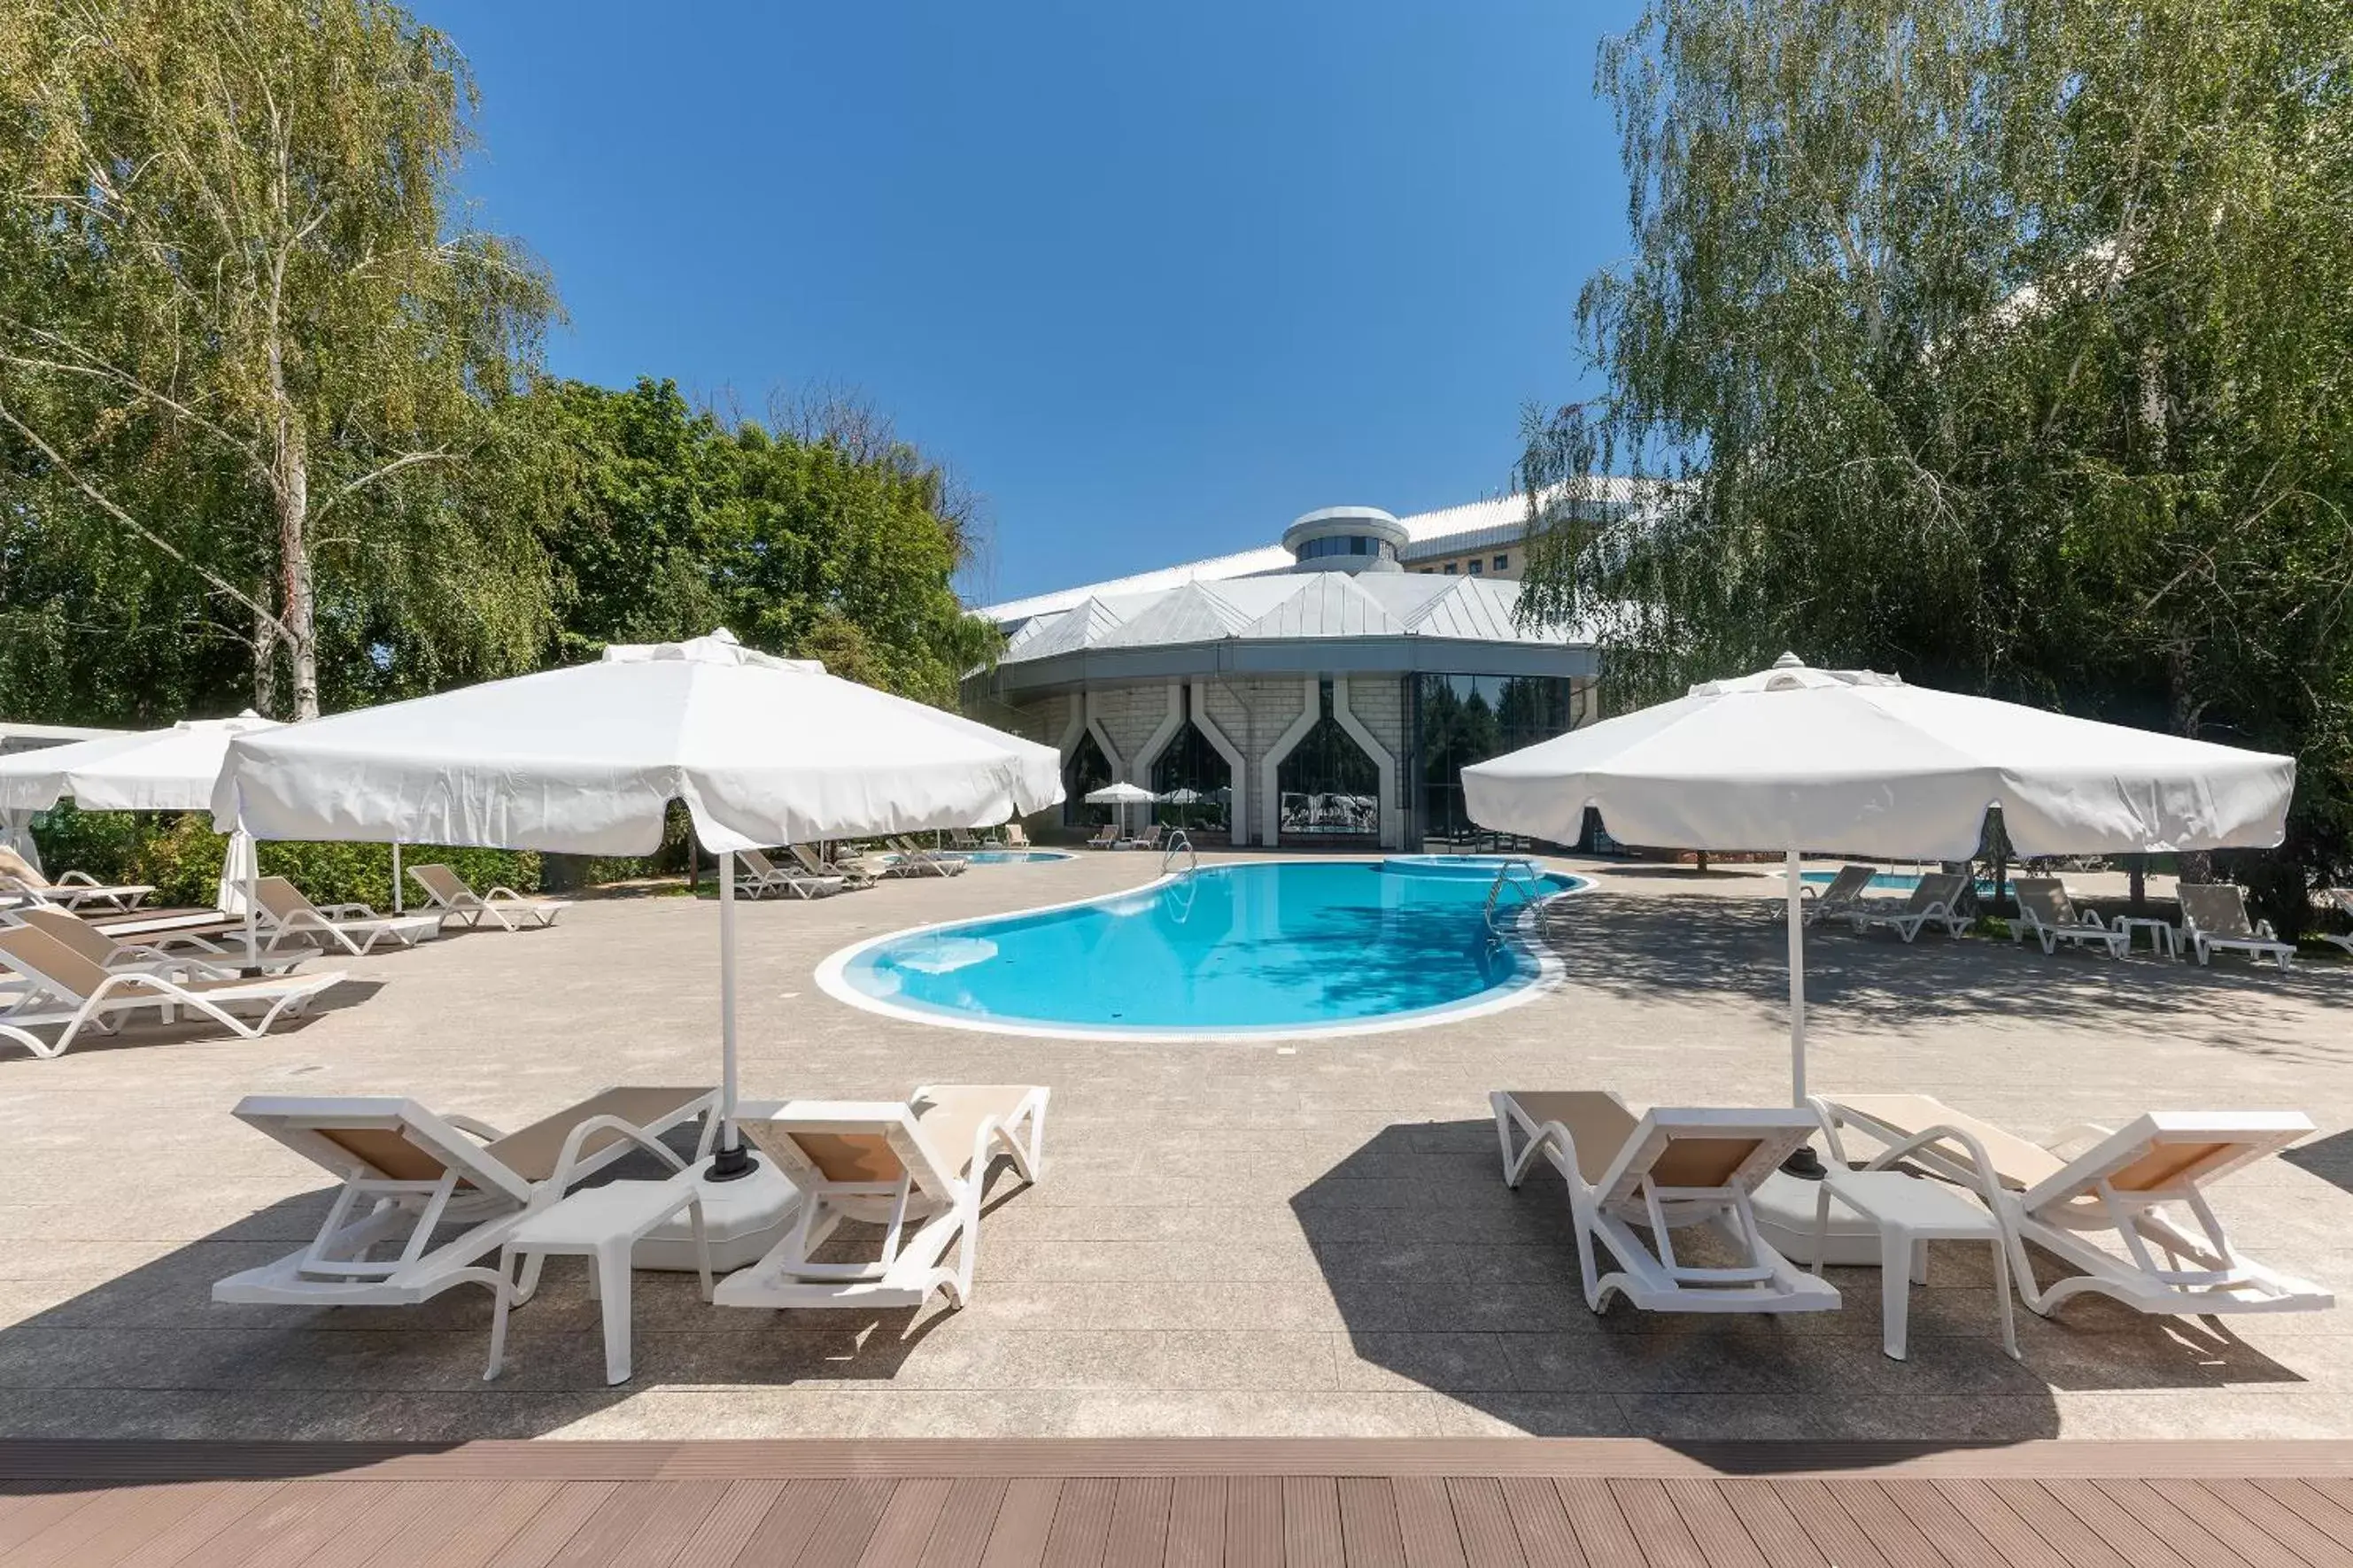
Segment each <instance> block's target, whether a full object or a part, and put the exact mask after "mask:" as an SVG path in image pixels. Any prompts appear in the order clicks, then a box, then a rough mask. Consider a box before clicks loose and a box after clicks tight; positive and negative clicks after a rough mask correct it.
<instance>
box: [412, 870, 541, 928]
mask: <svg viewBox="0 0 2353 1568" xmlns="http://www.w3.org/2000/svg"><path fill="white" fill-rule="evenodd" d="M408 875H409V878H410V879H411V880H413V881H414V882H416V884H417V886H418V887H420V888H422V889H425V896H426V897H427V898H428V899H430V900H432V903H431V904H430V905H428V906H427V908H428V910H431V911H432V912H434V913H438V915H440V917H441V923H442V924H443V925H445V926H446V925H448V923H449V922H450V921H464V922H465V923H466V925H467V926H468V927H469V928H470V929H472V930H477V931H479V930H480V929H481V924H482V922H483V921H490V922H491V924H493V925H495V926H497V927H498V928H499V929H500V930H501V931H521V930H522V929H523V928H524V927H525V926H533V927H545V926H552V925H554V923H555V917H556V916H558V915H560V914H562V913H563V912H564V911H565V910H568V909H570V908H571V907H572V905H571V903H570V902H569V901H568V900H564V899H538V898H532V897H529V896H527V895H525V894H522V893H518V892H516V891H515V890H514V889H512V888H503V887H501V888H492V889H491V890H490V891H489V892H487V893H477V892H476V891H474V889H472V888H471V887H470V886H469V885H468V884H467V881H466V879H465V878H463V877H460V876H459V875H458V873H457V870H456V868H453V867H448V866H437V865H427V866H411V867H410V868H408Z"/></svg>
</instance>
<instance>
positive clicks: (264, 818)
mask: <svg viewBox="0 0 2353 1568" xmlns="http://www.w3.org/2000/svg"><path fill="white" fill-rule="evenodd" d="M1060 775H1061V767H1060V757H1059V756H1058V755H1057V753H1056V752H1054V751H1053V749H1052V748H1050V747H1047V746H1039V745H1036V744H1033V743H1032V742H1028V741H1024V740H1021V739H1019V738H1018V737H1017V736H1013V735H1008V734H1005V733H1002V732H1001V731H996V730H992V729H990V728H988V727H987V725H985V724H978V723H975V722H974V721H971V720H969V719H965V718H962V717H960V716H958V715H956V714H954V713H945V712H942V711H941V710H937V709H934V708H929V707H926V706H924V705H923V704H922V703H920V702H913V701H909V700H906V699H905V698H901V697H893V696H892V695H891V694H890V693H888V692H883V691H877V690H875V689H872V688H871V687H866V686H860V685H857V684H855V683H853V682H851V681H847V680H842V679H837V678H835V677H833V676H830V675H828V674H826V673H825V668H824V667H823V666H822V665H820V664H817V663H815V662H810V661H801V660H794V659H784V658H773V657H771V656H770V655H767V654H764V653H757V652H754V651H753V650H752V649H750V648H746V647H741V646H739V645H738V644H737V643H736V641H735V639H734V638H733V637H731V636H730V635H729V634H728V633H726V632H725V631H717V632H713V633H712V635H711V636H709V637H696V638H693V639H691V641H687V642H683V643H660V644H653V645H647V646H638V647H620V646H616V647H608V648H607V649H606V650H605V656H604V658H602V659H601V660H599V661H598V662H596V663H594V664H583V665H575V666H572V667H571V668H565V669H552V670H543V671H541V672H540V673H538V674H535V675H523V676H517V677H514V678H513V679H507V680H493V681H488V682H485V683H483V684H481V685H479V686H469V687H464V688H461V689H458V690H455V691H446V692H442V693H440V694H439V695H438V696H433V697H420V698H417V699H415V700H410V701H406V702H394V703H387V704H385V706H383V707H380V708H369V709H364V710H360V711H358V712H354V713H344V714H339V715H336V716H334V717H332V718H327V719H319V720H314V721H311V722H309V723H306V724H300V725H292V726H289V727H287V728H285V729H282V730H275V731H268V732H265V733H260V734H253V735H246V736H242V737H240V738H238V739H237V742H235V743H234V744H233V745H232V746H231V747H230V749H229V759H228V765H227V768H225V769H224V770H223V772H222V774H221V780H220V787H219V791H218V793H217V794H216V795H215V797H214V800H213V814H214V817H215V819H216V821H217V822H218V823H219V824H220V825H221V826H223V827H225V828H226V827H233V826H242V827H244V828H245V829H247V830H248V831H249V832H251V833H252V834H253V835H254V836H255V837H261V838H296V839H360V840H381V839H385V838H400V839H405V840H406V841H408V842H410V843H421V844H458V845H472V846H478V847H488V848H501V849H538V850H543V851H549V852H554V853H559V854H576V855H645V854H649V853H651V852H652V851H653V850H654V849H655V848H656V847H659V844H660V843H661V834H662V822H663V817H664V815H665V813H666V811H667V809H668V807H669V805H670V802H671V801H672V800H683V801H684V802H685V803H686V807H687V812H688V815H689V816H691V818H692V819H693V825H694V835H695V837H696V838H697V840H699V841H700V842H701V844H702V847H704V848H705V849H708V850H710V851H712V853H714V854H716V855H717V856H718V857H719V963H720V997H721V1001H720V1039H721V1057H722V1061H723V1083H724V1104H725V1110H726V1113H727V1117H728V1125H727V1131H726V1137H725V1140H724V1147H723V1153H722V1156H721V1160H722V1166H721V1170H720V1171H718V1172H714V1173H715V1174H716V1173H740V1172H741V1171H742V1170H744V1169H746V1168H748V1166H747V1163H746V1162H745V1160H744V1156H743V1154H742V1152H741V1150H740V1148H739V1146H738V1145H737V1142H736V1139H735V1130H734V1122H733V1117H734V1110H735V1100H736V1042H735V867H734V859H735V852H736V851H737V850H739V849H752V848H757V847H762V846H764V845H772V844H796V843H804V842H808V841H811V840H817V839H826V838H846V837H858V836H860V835H865V834H874V833H914V832H921V831H923V830H925V829H929V828H940V827H963V826H967V825H969V824H972V823H975V822H995V821H1002V820H1003V819H1004V818H1005V817H1007V816H1011V815H1014V814H1015V813H1027V812H1032V811H1038V810H1041V809H1043V808H1044V807H1046V806H1048V805H1053V804H1054V803H1055V802H1057V801H1059V800H1060V799H1061V798H1062V785H1061V776H1060Z"/></svg>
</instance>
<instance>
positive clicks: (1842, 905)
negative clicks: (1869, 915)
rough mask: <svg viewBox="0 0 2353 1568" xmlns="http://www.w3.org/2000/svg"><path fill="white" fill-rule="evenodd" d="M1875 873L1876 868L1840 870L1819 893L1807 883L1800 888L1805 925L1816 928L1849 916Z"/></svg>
mask: <svg viewBox="0 0 2353 1568" xmlns="http://www.w3.org/2000/svg"><path fill="white" fill-rule="evenodd" d="M1878 873H1879V868H1878V867H1876V866H1841V867H1840V868H1839V869H1838V875H1837V876H1835V877H1833V878H1831V879H1830V881H1829V882H1828V883H1827V884H1825V885H1824V886H1823V887H1821V888H1820V889H1816V888H1815V887H1814V885H1813V884H1812V883H1811V882H1807V883H1805V884H1803V885H1802V886H1800V887H1799V889H1798V898H1799V901H1800V902H1802V903H1803V904H1804V905H1805V914H1804V920H1805V923H1806V924H1808V925H1819V924H1820V922H1822V921H1829V920H1836V919H1838V918H1839V917H1840V916H1841V915H1844V914H1847V913H1849V912H1851V911H1852V910H1853V909H1854V906H1855V905H1856V904H1857V903H1859V902H1861V901H1862V895H1863V893H1864V891H1865V890H1866V889H1869V888H1870V886H1871V879H1872V878H1873V877H1874V876H1876V875H1878Z"/></svg>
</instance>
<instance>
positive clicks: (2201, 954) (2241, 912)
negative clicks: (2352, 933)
mask: <svg viewBox="0 0 2353 1568" xmlns="http://www.w3.org/2000/svg"><path fill="white" fill-rule="evenodd" d="M2174 894H2175V896H2176V897H2178V898H2179V900H2181V933H2182V934H2183V935H2184V936H2186V937H2188V938H2189V945H2190V949H2191V951H2192V952H2196V953H2197V954H2198V962H2199V963H2212V962H2213V961H2214V955H2215V954H2216V953H2218V952H2243V953H2245V954H2246V955H2247V956H2248V957H2249V958H2252V959H2255V960H2257V961H2259V962H2260V961H2261V960H2263V959H2266V958H2268V959H2270V960H2271V961H2272V962H2273V963H2276V964H2278V965H2279V967H2280V973H2282V974H2285V973H2287V966H2288V965H2289V964H2290V963H2293V962H2295V943H2294V942H2282V941H2280V939H2279V933H2278V932H2277V931H2274V930H2272V922H2271V921H2253V922H2250V921H2248V919H2247V894H2246V889H2242V888H2239V887H2236V886H2233V885H2232V884H2231V883H2229V882H2184V883H2182V884H2180V885H2179V887H2177V888H2175V889H2174ZM2347 951H2348V952H2353V947H2348V949H2347Z"/></svg>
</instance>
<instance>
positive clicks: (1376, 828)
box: [1275, 680, 1381, 838]
mask: <svg viewBox="0 0 2353 1568" xmlns="http://www.w3.org/2000/svg"><path fill="white" fill-rule="evenodd" d="M1318 689H1319V691H1320V693H1321V699H1322V701H1323V705H1324V711H1323V713H1322V715H1321V717H1319V718H1318V719H1317V720H1316V721H1315V727H1314V729H1312V730H1310V731H1307V733H1306V734H1305V735H1304V736H1303V737H1301V739H1300V742H1299V744H1298V745H1296V746H1294V747H1293V748H1292V750H1291V754H1290V755H1289V756H1287V757H1285V758H1283V759H1282V762H1280V763H1277V764H1275V784H1276V788H1277V789H1278V790H1279V792H1280V793H1281V795H1282V804H1281V827H1282V833H1283V835H1284V836H1285V837H1293V836H1296V837H1313V838H1377V837H1379V836H1380V830H1381V771H1380V768H1379V766H1378V765H1377V764H1376V763H1374V761H1373V759H1372V758H1370V757H1368V756H1366V755H1365V752H1364V748H1363V747H1361V746H1359V745H1357V744H1356V737H1354V736H1353V735H1350V734H1349V733H1348V731H1346V730H1345V729H1343V728H1341V725H1340V721H1339V720H1338V719H1336V718H1335V717H1334V716H1333V713H1332V683H1331V682H1330V681H1329V680H1325V681H1323V682H1321V683H1319V687H1318Z"/></svg>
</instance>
